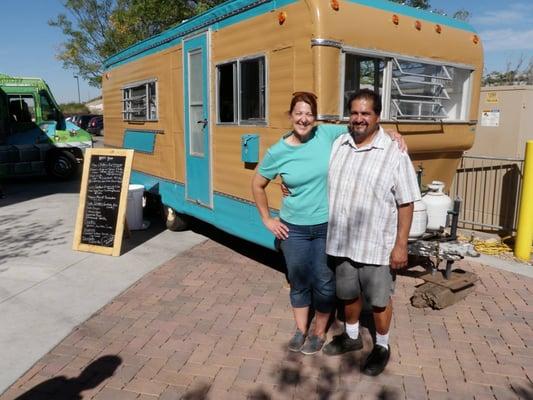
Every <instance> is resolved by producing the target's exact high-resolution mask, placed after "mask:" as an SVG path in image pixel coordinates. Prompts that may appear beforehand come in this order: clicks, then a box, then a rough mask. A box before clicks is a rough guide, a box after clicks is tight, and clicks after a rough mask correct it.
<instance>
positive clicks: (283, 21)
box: [278, 11, 287, 25]
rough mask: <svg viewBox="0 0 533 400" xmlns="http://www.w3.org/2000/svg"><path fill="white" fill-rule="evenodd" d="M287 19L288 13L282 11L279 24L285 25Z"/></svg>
mask: <svg viewBox="0 0 533 400" xmlns="http://www.w3.org/2000/svg"><path fill="white" fill-rule="evenodd" d="M286 19H287V13H286V12H285V11H281V12H280V13H279V14H278V22H279V24H280V25H283V24H284V23H285V20H286Z"/></svg>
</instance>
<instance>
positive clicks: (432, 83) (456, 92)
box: [343, 53, 472, 121]
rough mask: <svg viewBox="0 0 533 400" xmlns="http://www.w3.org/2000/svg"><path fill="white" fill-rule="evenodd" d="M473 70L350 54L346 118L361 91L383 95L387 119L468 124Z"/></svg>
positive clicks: (383, 115) (346, 75)
mask: <svg viewBox="0 0 533 400" xmlns="http://www.w3.org/2000/svg"><path fill="white" fill-rule="evenodd" d="M471 75H472V70H471V69H468V68H460V67H456V66H448V65H445V64H438V63H434V62H431V63H430V62H424V61H418V60H414V59H402V58H400V57H395V56H389V55H386V54H384V55H383V56H382V55H381V54H378V55H376V56H374V55H372V56H369V55H365V54H351V53H346V54H345V59H344V90H343V101H344V109H343V115H344V117H347V116H348V115H349V114H348V99H349V98H350V96H351V95H352V94H353V93H355V92H356V91H358V90H360V89H365V88H366V89H372V90H374V91H376V92H378V93H379V94H380V95H381V96H382V102H383V104H382V106H383V107H382V108H383V111H382V113H381V118H382V119H384V120H411V121H412V120H421V121H424V120H444V121H464V120H466V119H467V114H468V96H469V94H470V81H471V79H470V76H471Z"/></svg>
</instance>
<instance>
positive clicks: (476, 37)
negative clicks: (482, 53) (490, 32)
mask: <svg viewBox="0 0 533 400" xmlns="http://www.w3.org/2000/svg"><path fill="white" fill-rule="evenodd" d="M472 42H474V44H478V43H479V36H478V35H474V36H472Z"/></svg>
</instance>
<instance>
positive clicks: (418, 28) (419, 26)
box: [415, 20, 422, 31]
mask: <svg viewBox="0 0 533 400" xmlns="http://www.w3.org/2000/svg"><path fill="white" fill-rule="evenodd" d="M415 28H416V30H417V31H419V30H421V29H422V22H420V21H418V20H417V21H415Z"/></svg>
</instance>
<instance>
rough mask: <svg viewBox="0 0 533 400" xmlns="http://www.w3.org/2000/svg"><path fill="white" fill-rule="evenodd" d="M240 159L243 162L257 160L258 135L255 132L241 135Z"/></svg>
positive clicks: (254, 161)
mask: <svg viewBox="0 0 533 400" xmlns="http://www.w3.org/2000/svg"><path fill="white" fill-rule="evenodd" d="M241 159H242V161H243V162H247V163H256V162H259V135H257V134H255V133H251V134H247V135H242V136H241Z"/></svg>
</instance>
